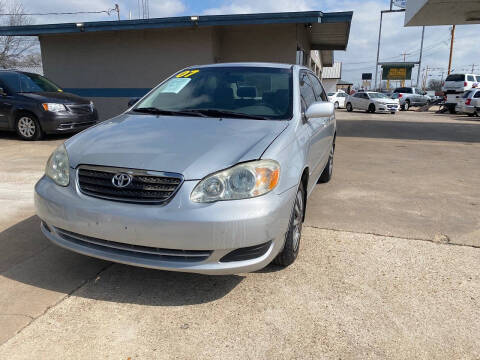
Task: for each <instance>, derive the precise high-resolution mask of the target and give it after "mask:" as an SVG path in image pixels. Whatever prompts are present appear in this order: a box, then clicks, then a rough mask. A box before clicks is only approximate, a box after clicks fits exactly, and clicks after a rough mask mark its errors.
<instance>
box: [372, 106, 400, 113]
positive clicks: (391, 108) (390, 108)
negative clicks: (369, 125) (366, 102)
mask: <svg viewBox="0 0 480 360" xmlns="http://www.w3.org/2000/svg"><path fill="white" fill-rule="evenodd" d="M399 107H400V106H397V105H395V106H390V105H376V111H378V112H384V113H392V112H397V111H398V109H399Z"/></svg>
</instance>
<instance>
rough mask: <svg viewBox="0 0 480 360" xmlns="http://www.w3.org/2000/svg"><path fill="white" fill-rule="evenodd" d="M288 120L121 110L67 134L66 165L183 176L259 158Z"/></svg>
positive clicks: (198, 175) (198, 176)
mask: <svg viewBox="0 0 480 360" xmlns="http://www.w3.org/2000/svg"><path fill="white" fill-rule="evenodd" d="M288 124H289V122H288V121H274V120H247V119H219V118H204V117H184V116H156V115H138V114H128V113H126V114H122V115H120V116H118V117H116V118H114V119H111V120H108V121H104V122H102V123H100V124H98V125H97V126H94V127H92V128H89V129H88V130H85V131H83V132H81V133H80V134H78V135H76V136H74V137H72V138H71V139H69V140H68V141H67V142H66V143H65V145H66V148H67V152H68V156H69V160H70V166H71V167H72V168H76V167H77V166H78V165H81V164H88V165H102V166H113V167H124V168H133V169H143V170H154V171H166V172H174V173H179V174H183V176H184V178H185V180H194V179H201V178H203V177H204V176H206V175H208V174H211V173H213V172H216V171H218V170H222V169H225V168H228V167H230V166H232V165H235V164H237V163H239V162H242V161H248V160H254V159H259V158H260V157H261V155H262V154H263V152H264V151H265V150H266V149H267V147H268V146H269V145H270V144H271V143H272V141H273V140H274V139H275V138H276V137H277V136H278V135H279V134H280V133H281V132H282V131H283V130H284V129H285V128H286V127H287V126H288Z"/></svg>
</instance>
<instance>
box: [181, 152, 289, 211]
mask: <svg viewBox="0 0 480 360" xmlns="http://www.w3.org/2000/svg"><path fill="white" fill-rule="evenodd" d="M279 177H280V165H279V164H278V163H277V162H276V161H274V160H258V161H252V162H248V163H243V164H239V165H236V166H234V167H232V168H230V169H227V170H223V171H220V172H218V173H215V174H212V175H209V176H207V177H205V178H204V179H203V180H201V181H200V182H199V183H198V184H197V186H195V189H193V191H192V194H191V195H190V199H191V200H192V201H194V202H214V201H220V200H239V199H248V198H253V197H257V196H260V195H264V194H266V193H268V192H270V191H272V190H273V189H274V188H275V187H276V186H277V184H278V179H279Z"/></svg>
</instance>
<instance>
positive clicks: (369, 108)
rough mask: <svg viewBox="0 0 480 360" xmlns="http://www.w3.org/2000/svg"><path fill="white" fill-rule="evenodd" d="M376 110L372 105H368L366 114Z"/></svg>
mask: <svg viewBox="0 0 480 360" xmlns="http://www.w3.org/2000/svg"><path fill="white" fill-rule="evenodd" d="M375 111H376V109H375V105H373V104H370V105H369V106H368V112H371V113H372V114H373V113H375Z"/></svg>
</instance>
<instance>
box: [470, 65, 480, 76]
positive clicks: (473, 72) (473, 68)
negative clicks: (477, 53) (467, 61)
mask: <svg viewBox="0 0 480 360" xmlns="http://www.w3.org/2000/svg"><path fill="white" fill-rule="evenodd" d="M468 66H470V65H468ZM478 66H479V65H477V64H472V74H475V68H476V67H478Z"/></svg>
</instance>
